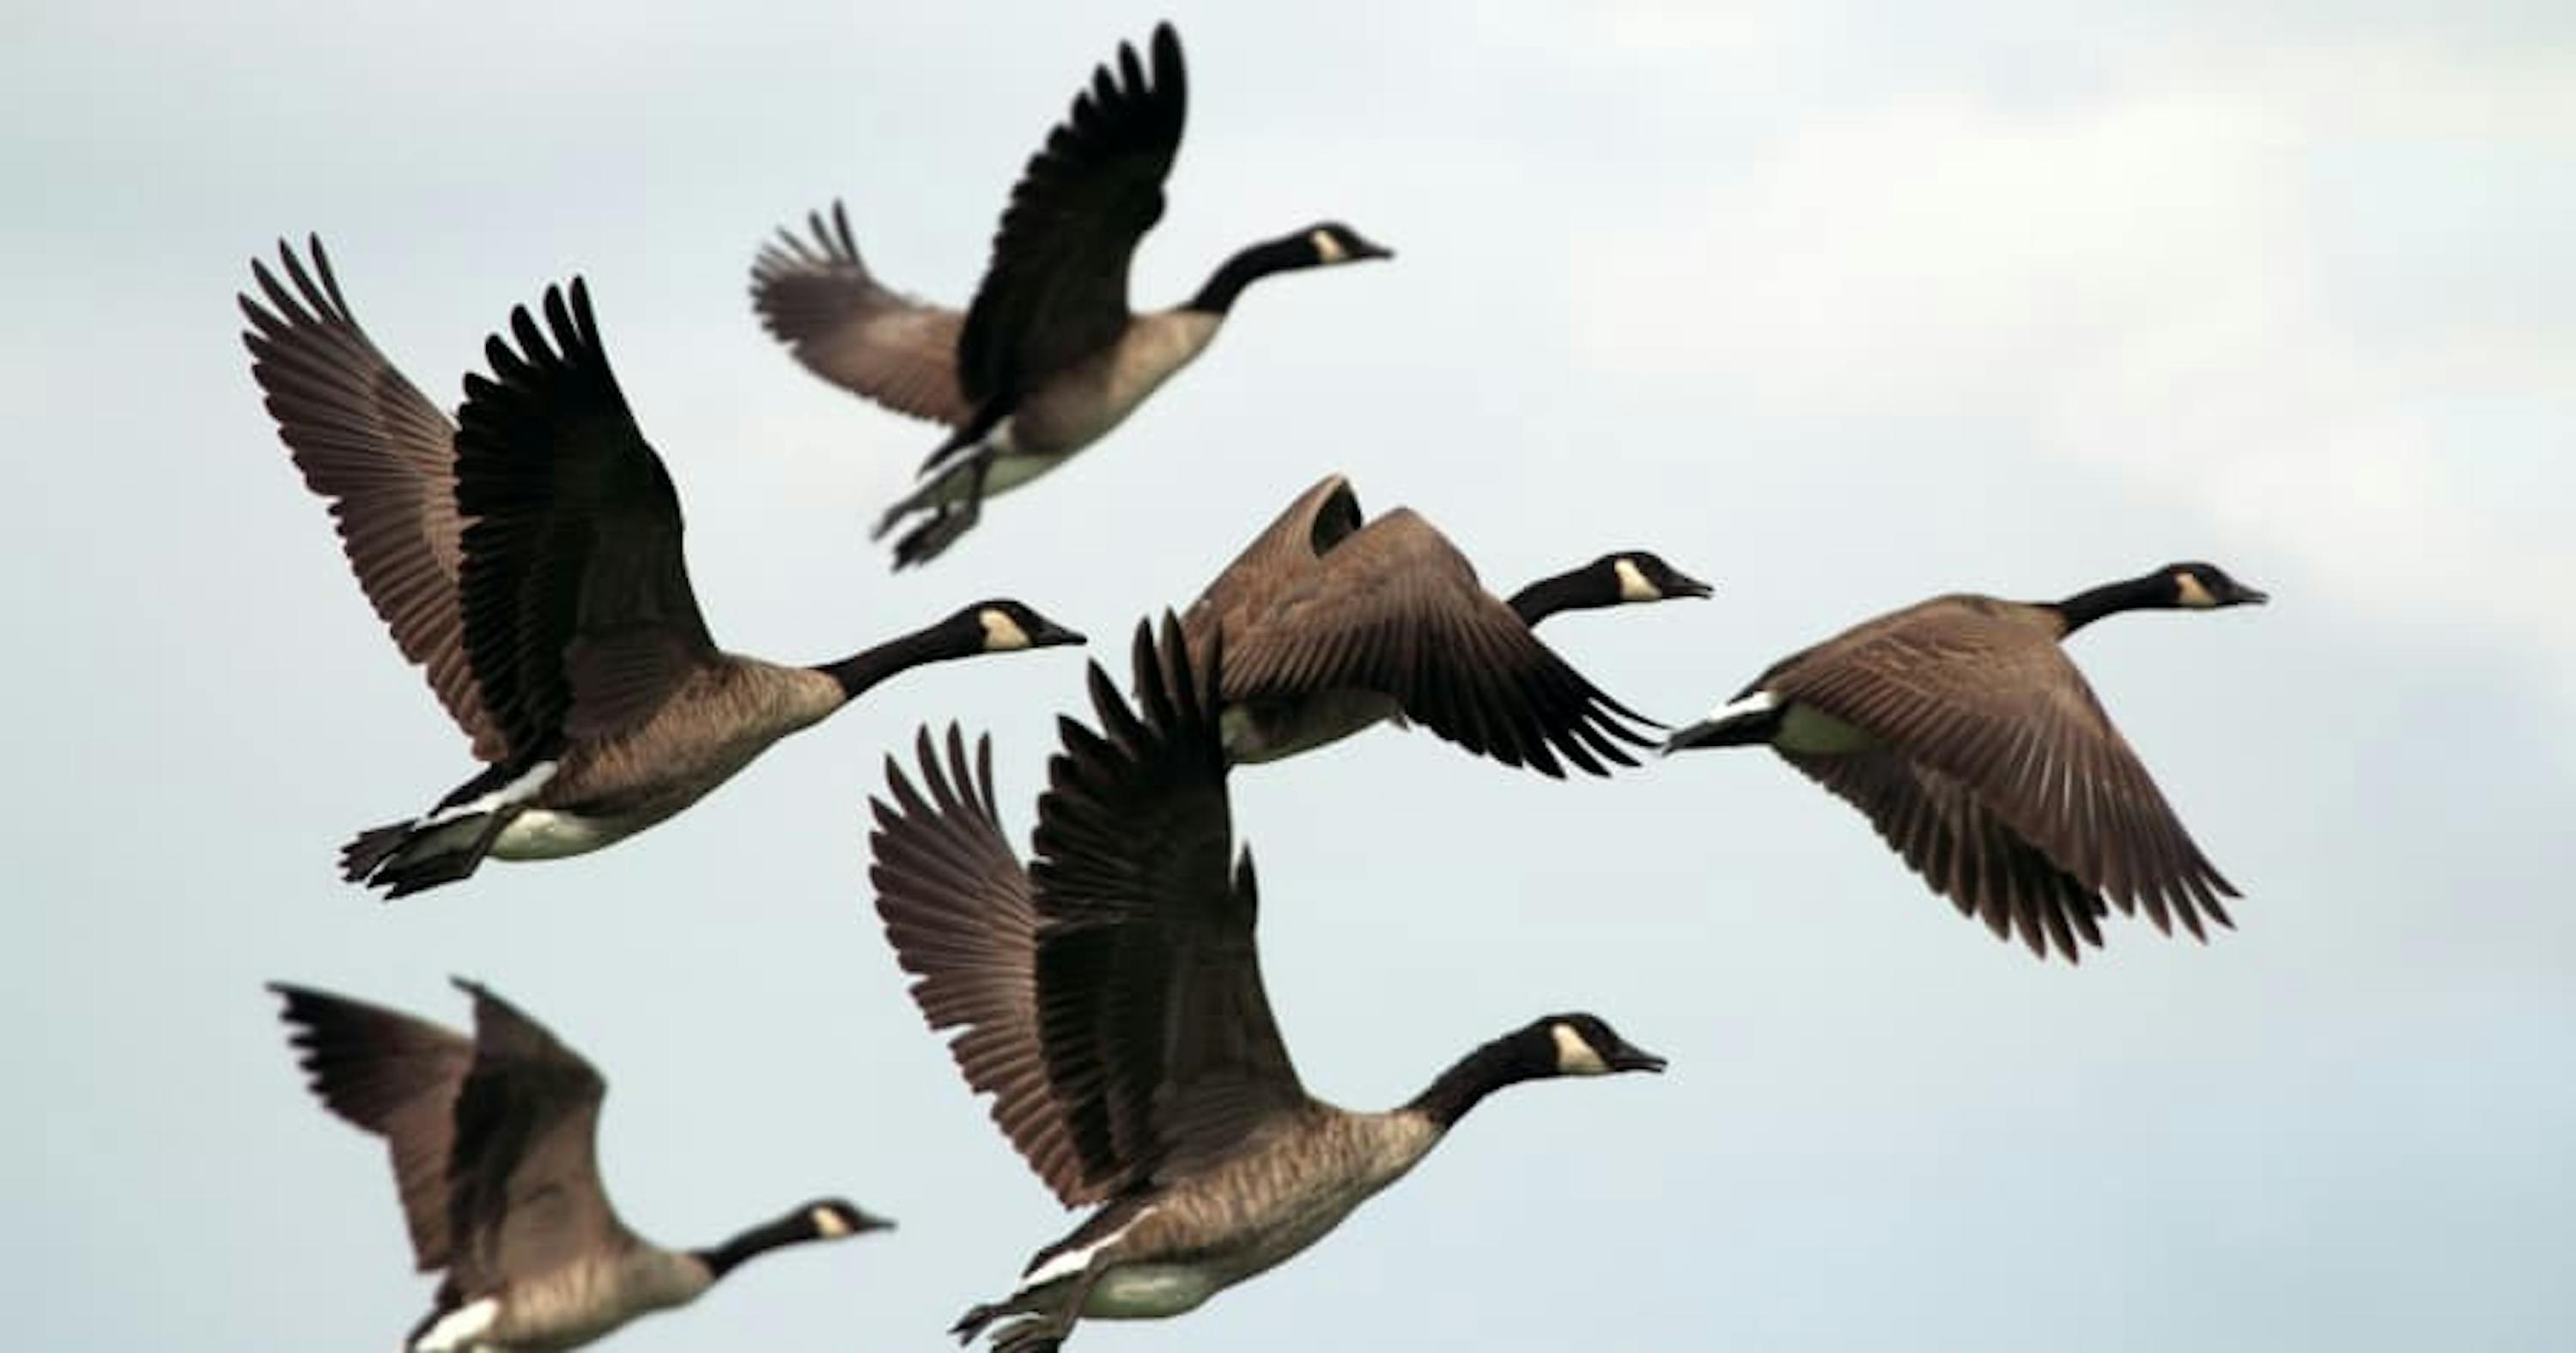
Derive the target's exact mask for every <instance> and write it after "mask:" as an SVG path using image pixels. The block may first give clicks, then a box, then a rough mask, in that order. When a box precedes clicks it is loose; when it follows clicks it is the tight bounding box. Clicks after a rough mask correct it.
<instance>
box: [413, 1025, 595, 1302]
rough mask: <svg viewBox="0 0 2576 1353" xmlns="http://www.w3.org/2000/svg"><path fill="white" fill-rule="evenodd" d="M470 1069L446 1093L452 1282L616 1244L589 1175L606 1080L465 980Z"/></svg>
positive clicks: (480, 1282) (492, 1281)
mask: <svg viewBox="0 0 2576 1353" xmlns="http://www.w3.org/2000/svg"><path fill="white" fill-rule="evenodd" d="M456 985H457V986H458V987H459V988H461V989H462V990H464V991H465V992H466V993H467V994H468V995H470V996H472V997H473V998H474V1066H473V1070H472V1071H470V1072H468V1073H467V1075H466V1077H465V1083H464V1086H463V1088H462V1089H461V1090H460V1091H459V1092H458V1094H457V1097H456V1146H455V1151H454V1154H453V1155H452V1156H451V1157H450V1158H449V1161H448V1177H449V1179H450V1180H451V1181H452V1187H451V1189H450V1194H449V1202H448V1232H449V1234H450V1235H452V1236H454V1237H455V1240H456V1244H455V1254H454V1257H453V1261H452V1263H451V1265H450V1273H451V1276H452V1277H453V1278H454V1280H455V1282H456V1283H457V1285H458V1287H459V1289H460V1290H462V1291H466V1292H489V1291H497V1290H499V1289H500V1288H501V1287H503V1286H505V1285H506V1284H508V1283H509V1282H510V1281H511V1280H512V1279H517V1278H526V1277H531V1276H534V1275H537V1274H541V1273H547V1272H550V1271H552V1270H554V1269H556V1268H559V1267H561V1266H562V1265H563V1264H565V1263H566V1262H568V1261H570V1260H572V1259H573V1258H574V1257H576V1256H578V1255H582V1254H586V1253H594V1252H598V1251H601V1250H609V1249H615V1248H617V1247H619V1246H621V1245H622V1244H623V1243H624V1242H625V1241H626V1239H627V1231H626V1228H625V1227H624V1226H623V1225H622V1224H620V1223H619V1221H618V1220H617V1214H616V1212H615V1211H614V1210H613V1209H612V1208H610V1206H609V1204H608V1194H607V1192H606V1190H605V1189H604V1188H602V1187H601V1185H600V1182H599V1162H598V1157H597V1154H596V1150H595V1141H596V1136H597V1132H598V1127H599V1105H600V1101H601V1099H602V1098H603V1097H604V1096H606V1094H607V1093H608V1086H607V1083H606V1082H604V1081H602V1080H601V1079H600V1076H599V1073H598V1072H597V1071H595V1070H593V1069H592V1068H591V1065H590V1063H589V1062H587V1061H584V1060H583V1059H582V1057H581V1054H579V1053H577V1052H574V1051H573V1050H572V1049H570V1048H568V1047H566V1046H564V1045H563V1043H562V1042H560V1041H559V1040H557V1039H556V1038H555V1036H554V1035H553V1034H551V1033H549V1032H547V1031H546V1028H545V1026H543V1025H541V1024H538V1023H537V1022H536V1021H535V1020H532V1019H530V1018H528V1017H527V1015H525V1014H524V1013H522V1012H521V1011H520V1010H518V1008H516V1007H515V1006H512V1005H511V1004H509V1003H508V1002H506V1001H504V1000H502V999H501V998H500V997H498V996H495V995H493V994H492V993H491V992H489V991H486V990H484V989H483V988H482V987H480V986H477V985H475V984H474V983H471V982H466V981H462V980H460V981H458V982H457V984H456Z"/></svg>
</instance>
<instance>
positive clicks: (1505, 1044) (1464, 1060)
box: [1405, 1034, 1548, 1132]
mask: <svg viewBox="0 0 2576 1353" xmlns="http://www.w3.org/2000/svg"><path fill="white" fill-rule="evenodd" d="M1523 1042H1524V1036H1523V1035H1520V1034H1507V1035H1505V1036H1503V1037H1501V1038H1497V1039H1495V1040H1494V1041H1493V1042H1491V1043H1487V1044H1486V1045H1484V1046H1483V1047H1481V1048H1478V1049H1476V1050H1475V1051H1474V1052H1471V1053H1468V1054H1467V1055H1466V1056H1464V1057H1461V1058H1459V1059H1458V1061H1457V1063H1456V1064H1455V1065H1453V1066H1451V1067H1450V1068H1449V1069H1448V1070H1446V1071H1443V1072H1441V1073H1440V1078H1439V1079H1438V1080H1435V1081H1433V1082H1431V1084H1430V1085H1429V1086H1428V1087H1427V1088H1425V1089H1424V1090H1423V1092H1422V1093H1421V1094H1418V1095H1415V1096H1414V1097H1413V1102H1412V1103H1410V1104H1408V1105H1406V1106H1405V1107H1406V1108H1409V1109H1413V1110H1416V1111H1418V1112H1420V1113H1422V1114H1423V1115H1424V1116H1426V1117H1428V1118H1429V1119H1430V1120H1431V1121H1432V1122H1433V1123H1434V1124H1435V1125H1437V1126H1438V1127H1439V1128H1440V1130H1441V1131H1443V1132H1446V1131H1448V1130H1449V1129H1450V1128H1451V1127H1452V1126H1455V1125H1456V1123H1457V1122H1458V1120H1459V1119H1461V1118H1464V1117H1466V1116H1467V1111H1468V1110H1469V1109H1472V1108H1474V1107H1476V1106H1477V1105H1478V1104H1481V1103H1483V1102H1484V1100H1485V1096H1487V1095H1490V1094H1492V1093H1493V1092H1495V1091H1496V1090H1500V1089H1502V1088H1503V1087H1504V1086H1506V1085H1517V1084H1519V1083H1520V1082H1522V1081H1526V1080H1536V1079H1538V1078H1539V1077H1541V1076H1544V1075H1546V1074H1548V1073H1547V1069H1546V1064H1545V1063H1544V1061H1543V1060H1541V1059H1538V1058H1534V1057H1532V1056H1530V1055H1529V1053H1528V1051H1527V1050H1526V1048H1524V1047H1523V1046H1522V1045H1523Z"/></svg>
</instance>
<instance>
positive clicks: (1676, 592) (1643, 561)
mask: <svg viewBox="0 0 2576 1353" xmlns="http://www.w3.org/2000/svg"><path fill="white" fill-rule="evenodd" d="M1592 572H1594V573H1595V574H1597V575H1599V583H1600V586H1601V587H1602V589H1603V590H1604V592H1605V593H1606V594H1608V595H1609V596H1611V597H1613V598H1615V599H1616V600H1617V601H1618V602H1621V603H1631V602H1644V601H1673V600H1676V599H1678V598H1682V597H1706V596H1713V595H1715V594H1716V591H1717V589H1716V588H1713V587H1710V586H1709V585H1708V584H1707V583H1704V582H1701V581H1700V580H1699V579H1697V578H1694V577H1692V576H1690V575H1689V574H1687V573H1684V572H1682V571H1681V570H1680V569H1677V568H1674V567H1673V566H1672V565H1670V564H1667V563H1665V562H1664V561H1663V557H1662V556H1661V555H1658V554H1655V553H1654V552H1653V551H1651V550H1621V551H1619V552H1618V553H1616V554H1605V555H1603V556H1601V557H1600V558H1598V559H1595V560H1593V561H1592Z"/></svg>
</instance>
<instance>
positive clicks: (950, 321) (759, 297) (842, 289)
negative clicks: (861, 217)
mask: <svg viewBox="0 0 2576 1353" xmlns="http://www.w3.org/2000/svg"><path fill="white" fill-rule="evenodd" d="M805 225H806V229H807V230H809V231H811V232H812V235H813V238H812V239H811V241H808V240H807V239H805V238H803V237H801V236H798V235H795V234H792V233H790V232H788V231H786V230H783V229H782V230H780V231H779V232H778V238H777V239H776V240H773V241H771V242H770V243H768V244H765V245H763V246H761V250H760V257H759V258H758V259H756V260H754V261H753V263H752V265H751V304H752V308H753V309H755V310H757V311H759V312H760V322H761V324H762V326H763V327H765V328H767V329H768V330H769V332H770V333H771V334H773V335H775V336H776V337H777V339H778V341H780V342H782V343H785V344H787V345H788V349H789V350H790V351H792V352H793V353H795V355H796V360H797V361H799V362H802V363H804V364H805V369H806V370H808V371H811V372H813V373H814V374H815V375H817V376H820V377H822V378H823V379H825V380H827V381H830V382H831V383H833V384H834V385H837V386H840V387H841V388H842V389H845V390H849V391H852V392H854V393H856V394H859V395H863V396H865V397H866V398H868V399H872V400H874V401H876V402H877V403H879V404H882V405H884V406H885V407H887V408H889V409H892V410H894V411H895V412H897V413H907V414H910V415H912V416H913V417H915V418H927V419H930V420H931V421H933V422H938V423H946V424H948V425H949V426H951V427H955V426H957V425H959V424H961V423H964V422H965V421H966V420H967V418H968V417H969V416H971V415H972V414H973V413H974V410H973V408H972V407H970V406H969V405H968V404H967V403H966V396H965V394H964V393H963V392H962V391H960V390H959V389H958V388H957V336H958V334H959V332H960V331H962V330H963V329H964V328H965V326H966V315H965V312H963V311H960V310H951V309H949V308H948V307H946V306H939V305H928V304H924V303H923V302H921V301H917V300H915V299H913V298H912V297H910V296H906V295H904V294H903V293H901V292H899V291H895V290H893V289H891V288H889V287H887V286H885V285H884V284H883V283H880V282H878V281H877V279H876V278H875V277H873V276H871V275H870V274H869V273H868V267H867V264H866V263H864V262H862V261H861V260H860V258H859V246H858V242H857V241H856V240H855V239H853V238H852V237H851V235H850V217H849V213H848V212H847V211H845V210H844V209H843V208H842V206H841V204H840V203H839V202H834V203H833V204H832V219H831V220H830V221H828V222H826V221H825V220H824V219H823V214H822V213H821V212H813V213H809V214H808V215H807V216H806V218H805Z"/></svg>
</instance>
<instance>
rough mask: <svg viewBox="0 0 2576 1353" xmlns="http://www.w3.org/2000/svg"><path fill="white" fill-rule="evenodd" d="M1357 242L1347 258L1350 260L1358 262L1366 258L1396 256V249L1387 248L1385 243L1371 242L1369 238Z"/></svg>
mask: <svg viewBox="0 0 2576 1353" xmlns="http://www.w3.org/2000/svg"><path fill="white" fill-rule="evenodd" d="M1355 243H1356V246H1357V247H1355V248H1353V249H1352V250H1351V256H1350V258H1349V259H1348V260H1347V261H1348V262H1352V263H1357V262H1359V261H1360V260H1361V259H1364V258H1393V257H1395V251H1394V250H1392V249H1389V248H1387V247H1386V246H1385V245H1383V244H1371V243H1369V242H1368V241H1367V240H1357V241H1355Z"/></svg>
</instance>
